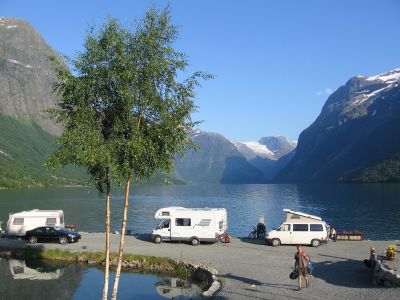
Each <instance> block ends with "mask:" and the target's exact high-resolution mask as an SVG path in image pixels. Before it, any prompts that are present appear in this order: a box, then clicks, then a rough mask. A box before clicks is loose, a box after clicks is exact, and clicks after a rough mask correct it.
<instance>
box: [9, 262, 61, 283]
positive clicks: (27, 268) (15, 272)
mask: <svg viewBox="0 0 400 300" xmlns="http://www.w3.org/2000/svg"><path fill="white" fill-rule="evenodd" d="M8 265H9V267H10V272H11V275H12V277H13V279H24V280H54V279H59V278H60V277H61V275H62V274H63V272H64V270H63V269H54V270H53V271H50V270H49V269H47V268H46V267H45V266H42V265H39V266H38V265H37V264H28V263H27V262H26V261H25V260H19V259H12V258H10V259H9V260H8ZM35 266H36V268H35Z"/></svg>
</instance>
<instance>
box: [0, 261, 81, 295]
mask: <svg viewBox="0 0 400 300" xmlns="http://www.w3.org/2000/svg"><path fill="white" fill-rule="evenodd" d="M0 274H1V275H0V299H7V300H8V299H10V300H14V299H18V300H19V299H32V300H36V299H38V300H39V299H61V300H64V299H65V300H66V299H72V297H73V294H74V291H75V290H76V289H77V288H78V286H79V284H80V282H81V279H82V275H83V269H82V267H81V266H79V265H76V264H72V265H71V264H70V265H66V264H64V263H56V264H54V263H49V262H38V261H36V262H33V261H23V260H15V259H8V260H7V259H2V260H0Z"/></svg>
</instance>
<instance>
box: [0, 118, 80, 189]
mask: <svg viewBox="0 0 400 300" xmlns="http://www.w3.org/2000/svg"><path fill="white" fill-rule="evenodd" d="M0 133H1V134H0V188H19V187H33V186H47V185H69V184H83V183H84V182H85V180H86V176H85V172H84V171H83V170H78V169H76V168H72V167H71V168H65V169H63V170H60V171H58V172H56V173H55V174H53V173H51V172H49V171H48V170H47V169H46V167H45V165H44V164H45V162H46V159H47V156H48V154H49V153H50V152H51V151H54V150H55V148H56V145H55V143H54V137H53V136H52V135H50V134H49V133H47V132H46V131H44V130H43V129H42V128H41V127H40V126H39V125H37V123H36V122H34V121H28V120H25V121H19V120H17V119H15V118H12V117H10V116H5V115H3V114H0Z"/></svg>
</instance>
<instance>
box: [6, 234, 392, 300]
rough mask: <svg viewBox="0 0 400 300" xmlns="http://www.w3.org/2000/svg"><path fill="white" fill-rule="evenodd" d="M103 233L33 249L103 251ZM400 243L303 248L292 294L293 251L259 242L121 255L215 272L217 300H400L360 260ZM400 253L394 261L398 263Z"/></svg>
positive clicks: (128, 248)
mask: <svg viewBox="0 0 400 300" xmlns="http://www.w3.org/2000/svg"><path fill="white" fill-rule="evenodd" d="M103 243H104V234H103V233H82V240H81V241H80V242H79V243H76V244H69V245H65V246H61V245H58V244H37V247H45V248H61V249H69V250H71V251H103V250H104V249H103ZM23 244H24V242H23V241H15V240H14V241H12V240H5V239H1V240H0V246H6V245H12V246H18V245H23ZM111 244H112V246H111V251H113V252H117V251H118V245H119V235H115V234H112V235H111ZM389 244H399V241H353V242H343V241H338V242H336V243H334V242H330V243H329V244H327V245H322V246H320V247H318V248H311V247H306V248H305V250H306V252H307V253H308V254H309V255H310V256H311V259H312V261H313V263H314V272H313V277H312V278H311V284H310V287H308V288H303V289H302V290H301V291H296V288H297V280H290V279H289V273H290V272H291V268H292V266H293V264H294V254H295V251H296V248H295V247H294V246H280V247H276V248H274V247H271V246H266V245H265V244H264V243H261V242H259V241H257V240H248V239H247V238H243V239H238V238H233V239H232V242H231V243H230V244H223V243H217V244H201V245H199V246H197V247H194V246H191V245H188V244H184V243H163V244H160V245H156V244H154V243H152V242H151V241H150V239H149V236H145V235H140V236H127V237H126V245H125V253H133V254H143V255H154V256H164V257H170V258H174V259H178V260H179V259H182V260H188V261H193V262H201V263H204V264H207V265H210V266H212V267H215V268H216V269H217V270H219V272H220V276H221V277H223V288H222V290H220V291H219V292H218V294H217V295H216V298H217V299H245V298H252V299H400V288H383V287H374V286H373V285H372V283H371V275H370V274H369V273H368V270H367V269H366V268H365V267H364V265H363V263H362V260H363V259H365V258H367V257H369V247H370V246H375V247H376V250H377V254H378V255H379V254H383V253H384V250H385V248H386V246H387V245H389ZM399 257H400V253H399V254H398V256H397V257H396V259H399Z"/></svg>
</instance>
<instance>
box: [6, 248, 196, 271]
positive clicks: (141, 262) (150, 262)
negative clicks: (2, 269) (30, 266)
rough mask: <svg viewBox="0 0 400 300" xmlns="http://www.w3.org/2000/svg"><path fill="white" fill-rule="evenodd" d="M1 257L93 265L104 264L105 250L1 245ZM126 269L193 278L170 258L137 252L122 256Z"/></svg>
mask: <svg viewBox="0 0 400 300" xmlns="http://www.w3.org/2000/svg"><path fill="white" fill-rule="evenodd" d="M0 257H3V258H7V257H13V258H16V259H25V260H49V261H59V262H80V263H88V262H89V263H90V264H91V265H102V264H103V262H104V258H105V255H104V253H103V252H71V251H68V250H60V249H37V248H33V247H26V248H17V249H14V248H4V247H0ZM117 260H118V253H110V266H111V268H112V267H113V266H115V265H116V263H117ZM122 262H123V269H124V270H134V271H140V272H151V273H160V274H162V273H163V274H168V275H171V276H178V277H180V278H191V277H192V273H191V271H190V270H189V269H188V268H187V267H185V266H184V265H182V264H180V263H179V262H176V261H174V260H173V259H170V258H164V257H157V256H145V255H135V254H124V255H123V258H122Z"/></svg>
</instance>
